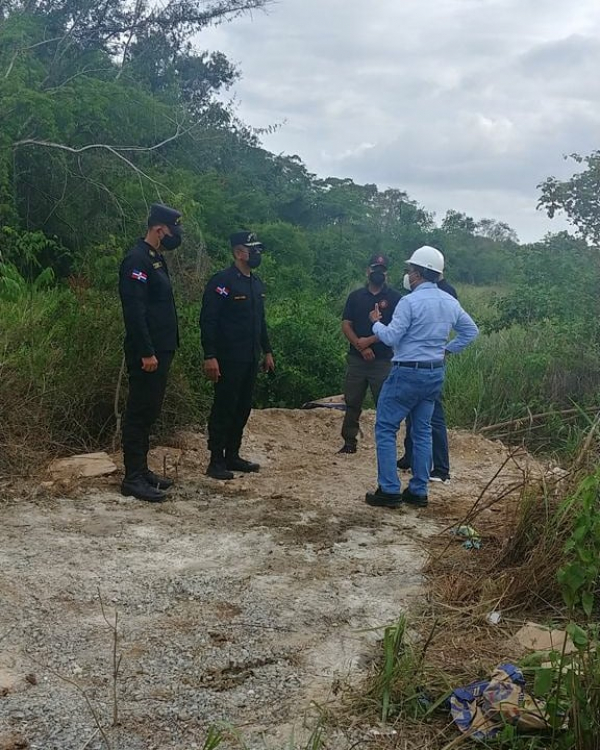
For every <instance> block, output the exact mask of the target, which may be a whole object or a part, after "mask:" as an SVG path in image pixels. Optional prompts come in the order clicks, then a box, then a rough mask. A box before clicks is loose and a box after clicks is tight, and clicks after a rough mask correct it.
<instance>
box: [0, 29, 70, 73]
mask: <svg viewBox="0 0 600 750" xmlns="http://www.w3.org/2000/svg"><path fill="white" fill-rule="evenodd" d="M61 39H62V37H60V36H55V37H53V38H52V39H44V40H42V41H41V42H36V43H35V44H30V45H29V46H28V47H19V48H18V49H16V50H15V52H14V54H13V56H12V58H11V60H10V63H9V65H8V68H7V69H6V73H5V74H4V78H8V76H9V75H10V74H11V71H12V69H13V66H14V64H15V62H16V59H17V57H18V56H19V55H20V54H21V52H28V51H29V50H30V49H35V48H36V47H41V46H42V45H44V44H52V42H58V41H60V40H61Z"/></svg>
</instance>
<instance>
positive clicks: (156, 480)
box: [144, 469, 173, 490]
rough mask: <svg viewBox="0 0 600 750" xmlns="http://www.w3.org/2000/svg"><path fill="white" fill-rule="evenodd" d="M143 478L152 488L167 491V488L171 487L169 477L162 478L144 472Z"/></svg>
mask: <svg viewBox="0 0 600 750" xmlns="http://www.w3.org/2000/svg"><path fill="white" fill-rule="evenodd" d="M144 478H145V479H146V481H147V482H148V484H151V485H152V486H153V487H158V489H159V490H168V489H169V487H172V486H173V480H172V479H169V477H163V476H161V475H160V474H155V473H154V472H153V471H150V469H148V471H146V473H145V474H144Z"/></svg>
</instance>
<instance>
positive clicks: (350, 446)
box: [338, 443, 356, 453]
mask: <svg viewBox="0 0 600 750" xmlns="http://www.w3.org/2000/svg"><path fill="white" fill-rule="evenodd" d="M338 453H356V443H344V445H342V447H341V448H340V449H339V451H338Z"/></svg>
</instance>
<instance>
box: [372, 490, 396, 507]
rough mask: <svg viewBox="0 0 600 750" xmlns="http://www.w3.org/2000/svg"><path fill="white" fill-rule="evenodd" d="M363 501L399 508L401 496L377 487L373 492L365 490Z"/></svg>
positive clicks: (379, 505)
mask: <svg viewBox="0 0 600 750" xmlns="http://www.w3.org/2000/svg"><path fill="white" fill-rule="evenodd" d="M365 503H366V504H367V505H374V506H378V507H382V508H399V507H400V506H401V505H402V496H401V495H400V494H399V493H395V492H384V491H383V490H382V489H381V487H378V488H377V489H376V490H375V492H367V494H366V495H365Z"/></svg>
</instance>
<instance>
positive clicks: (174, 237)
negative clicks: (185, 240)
mask: <svg viewBox="0 0 600 750" xmlns="http://www.w3.org/2000/svg"><path fill="white" fill-rule="evenodd" d="M160 244H161V245H162V246H163V247H164V249H165V250H177V248H178V247H179V245H181V232H179V231H175V233H174V234H166V235H165V236H164V237H163V238H162V240H161V241H160Z"/></svg>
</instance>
